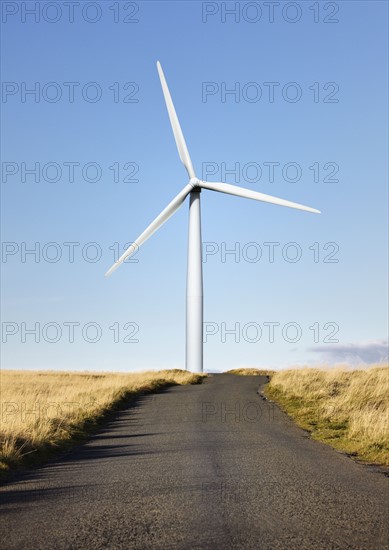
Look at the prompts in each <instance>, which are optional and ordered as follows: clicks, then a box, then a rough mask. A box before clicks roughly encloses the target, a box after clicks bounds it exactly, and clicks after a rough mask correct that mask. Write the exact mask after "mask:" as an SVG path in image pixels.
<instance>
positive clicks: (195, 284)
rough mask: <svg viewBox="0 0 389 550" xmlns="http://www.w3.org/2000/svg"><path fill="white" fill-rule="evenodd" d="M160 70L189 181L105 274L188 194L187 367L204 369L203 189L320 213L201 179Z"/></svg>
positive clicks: (165, 218) (154, 230) (158, 64)
mask: <svg viewBox="0 0 389 550" xmlns="http://www.w3.org/2000/svg"><path fill="white" fill-rule="evenodd" d="M157 68H158V74H159V78H160V81H161V86H162V91H163V95H164V98H165V102H166V107H167V110H168V113H169V118H170V123H171V126H172V129H173V134H174V138H175V140H176V145H177V149H178V154H179V157H180V159H181V162H182V163H183V165H184V166H185V168H186V171H187V172H188V176H189V182H188V183H187V185H186V186H185V187H184V188H183V189H182V190H181V191H180V192H179V193H178V195H177V196H176V197H174V199H173V200H172V201H171V202H170V203H169V204H168V205H167V206H166V208H165V209H164V210H162V212H161V213H160V214H159V215H158V216H157V217H156V218H155V220H153V221H152V222H151V224H150V225H149V226H148V227H147V228H146V229H145V230H144V231H143V233H141V234H140V235H139V237H138V238H137V239H136V240H135V241H134V242H133V243H132V244H131V245H130V246H129V247H128V248H127V250H126V251H125V252H124V254H122V256H121V257H120V258H119V259H118V260H117V261H116V262H115V263H114V264H113V265H112V267H111V268H110V269H109V270H108V271H107V273H106V274H105V275H106V276H109V275H111V273H113V272H114V271H115V269H117V268H118V267H119V265H121V264H122V263H123V262H124V260H126V259H127V258H129V257H130V256H131V255H132V254H134V252H136V250H138V248H139V247H140V246H141V245H142V244H143V243H144V242H145V241H147V239H149V238H150V237H151V235H152V234H153V233H155V232H156V231H157V230H158V229H159V228H160V227H161V226H162V225H163V224H164V223H165V222H166V221H167V220H168V219H169V218H170V217H171V216H172V215H173V214H174V213H175V212H176V211H177V210H178V209H179V208H180V206H182V204H183V203H184V201H185V199H186V197H187V196H188V195H189V196H190V201H189V238H188V271H187V285H186V369H187V370H189V371H191V372H203V266H202V240H201V213H200V194H201V190H202V189H209V190H211V191H218V192H220V193H227V194H228V195H235V196H237V197H243V198H246V199H254V200H257V201H262V202H269V203H271V204H278V205H280V206H287V207H289V208H296V209H298V210H305V211H307V212H314V213H316V214H320V211H319V210H316V209H315V208H310V207H309V206H303V205H302V204H297V203H295V202H290V201H287V200H284V199H279V198H277V197H272V196H270V195H265V194H264V193H258V192H257V191H252V190H251V189H244V188H243V187H237V186H235V185H229V184H227V183H212V182H207V181H201V180H199V179H198V178H197V177H196V174H195V171H194V169H193V165H192V161H191V158H190V155H189V152H188V148H187V146H186V143H185V138H184V135H183V133H182V130H181V126H180V123H179V121H178V117H177V114H176V110H175V108H174V105H173V101H172V98H171V95H170V92H169V88H168V85H167V83H166V79H165V75H164V74H163V71H162V67H161V64H160V63H159V61H158V62H157Z"/></svg>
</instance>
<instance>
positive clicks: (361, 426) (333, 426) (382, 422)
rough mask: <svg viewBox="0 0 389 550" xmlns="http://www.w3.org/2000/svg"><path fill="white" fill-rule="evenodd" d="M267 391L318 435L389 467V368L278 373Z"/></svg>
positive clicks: (301, 424) (269, 396) (302, 424)
mask: <svg viewBox="0 0 389 550" xmlns="http://www.w3.org/2000/svg"><path fill="white" fill-rule="evenodd" d="M265 395H266V396H267V397H268V398H270V399H272V400H273V401H275V402H276V403H278V404H279V405H280V406H281V407H282V408H283V409H284V410H285V411H286V412H287V413H288V414H289V415H290V416H291V417H292V418H293V419H294V420H295V421H296V422H297V424H298V425H299V426H301V427H302V428H304V429H306V430H308V431H310V432H311V435H312V437H313V438H314V439H318V440H321V441H324V442H325V443H329V444H330V445H332V446H333V447H335V448H336V449H338V450H341V451H345V452H347V453H348V454H350V455H352V456H355V457H357V458H358V459H360V460H362V461H366V462H371V463H375V464H382V465H386V466H389V431H388V428H389V366H372V367H370V368H368V369H365V370H341V369H328V370H322V369H312V368H303V369H295V370H294V369H293V370H285V371H278V372H276V373H274V374H273V375H272V376H271V379H270V383H269V384H268V385H267V387H266V388H265Z"/></svg>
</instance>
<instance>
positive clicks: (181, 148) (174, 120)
mask: <svg viewBox="0 0 389 550" xmlns="http://www.w3.org/2000/svg"><path fill="white" fill-rule="evenodd" d="M157 69H158V74H159V79H160V81H161V86H162V91H163V95H164V97H165V103H166V107H167V110H168V113H169V118H170V124H171V125H172V128H173V134H174V138H175V140H176V145H177V149H178V154H179V155H180V159H181V162H182V164H183V165H184V166H185V168H186V171H187V172H188V175H189V178H194V177H195V173H194V170H193V166H192V161H191V159H190V156H189V152H188V148H187V146H186V143H185V138H184V135H183V133H182V130H181V126H180V123H179V121H178V117H177V113H176V110H175V108H174V105H173V100H172V96H171V95H170V92H169V88H168V85H167V82H166V79H165V75H164V74H163V70H162V67H161V64H160V62H159V61H157Z"/></svg>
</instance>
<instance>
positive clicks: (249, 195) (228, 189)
mask: <svg viewBox="0 0 389 550" xmlns="http://www.w3.org/2000/svg"><path fill="white" fill-rule="evenodd" d="M200 186H201V187H203V188H204V189H210V190H211V191H219V192H220V193H227V194H228V195H236V196H237V197H243V198H245V199H254V200H256V201H262V202H270V203H271V204H278V205H280V206H288V207H289V208H296V209H297V210H306V211H307V212H313V213H315V214H320V210H316V208H311V207H310V206H304V205H303V204H298V203H297V202H291V201H287V200H285V199H279V198H278V197H272V196H271V195H265V194H264V193H258V191H252V190H251V189H245V188H244V187H237V186H236V185H230V184H228V183H214V182H208V181H201V182H200Z"/></svg>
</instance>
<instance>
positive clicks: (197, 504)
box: [1, 375, 389, 550]
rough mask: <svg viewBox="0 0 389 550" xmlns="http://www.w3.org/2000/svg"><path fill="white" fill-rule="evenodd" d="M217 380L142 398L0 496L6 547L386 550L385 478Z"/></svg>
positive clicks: (249, 393)
mask: <svg viewBox="0 0 389 550" xmlns="http://www.w3.org/2000/svg"><path fill="white" fill-rule="evenodd" d="M265 382H266V378H264V377H260V378H258V377H254V376H249V377H240V376H233V375H215V376H212V377H210V378H209V379H207V380H206V382H205V383H204V384H202V385H199V386H181V387H173V388H170V389H168V390H166V391H163V392H162V393H159V394H155V395H149V396H145V397H142V398H140V399H139V400H138V402H137V404H136V406H134V407H132V408H129V409H127V410H125V411H122V412H120V413H119V414H118V416H117V418H116V419H115V420H113V421H110V423H108V424H107V425H105V426H104V428H103V429H102V430H101V431H99V433H97V434H95V435H94V436H93V437H91V439H89V440H88V442H87V443H86V444H84V445H79V446H77V447H76V448H74V449H73V451H71V452H70V453H68V454H67V455H66V456H63V457H62V458H59V459H56V460H53V461H51V462H50V463H48V464H46V465H45V466H44V467H42V468H39V469H36V470H34V471H30V472H27V473H24V474H22V475H19V476H18V477H17V478H14V480H13V481H12V482H9V483H7V484H5V485H4V486H3V487H2V488H1V500H2V506H1V508H2V513H1V539H2V543H1V545H2V548H3V549H4V550H5V549H16V548H17V549H21V550H29V549H34V550H37V549H42V550H43V549H44V550H65V549H66V550H76V549H80V550H81V549H82V550H89V549H91V550H92V549H93V550H100V549H101V550H103V549H104V550H107V549H108V550H117V549H125V550H131V549H139V550H144V549H151V548H152V549H164V550H173V549H212V550H218V549H220V550H227V549H239V550H240V549H241V550H248V549H256V550H257V549H271V550H274V549H280V548H282V549H287V550H291V549H292V550H293V549H299V550H303V549H311V548H312V549H313V548H315V549H325V550H329V549H346V548H348V549H352V550H357V549H363V550H366V549H374V550H378V549H386V548H389V545H388V529H387V525H389V522H388V505H389V501H388V497H389V486H388V483H389V479H388V477H386V476H385V475H384V474H383V473H382V472H380V471H377V469H376V468H373V467H369V466H363V465H360V464H357V463H355V462H353V461H352V460H351V459H350V458H348V457H346V456H344V455H342V454H340V453H338V452H336V451H334V450H333V449H331V448H330V447H327V446H326V445H324V444H321V443H318V442H315V441H313V440H311V439H309V438H308V437H307V434H306V433H305V432H304V431H303V430H300V429H299V428H297V427H296V426H295V425H294V424H293V422H291V421H290V420H289V419H288V418H287V417H286V415H284V414H283V413H282V412H281V411H280V410H279V409H278V408H277V407H276V406H275V405H274V404H272V403H270V402H268V401H265V400H263V399H262V398H261V397H260V396H259V395H258V393H257V390H258V386H259V385H263V384H264V383H265Z"/></svg>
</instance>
